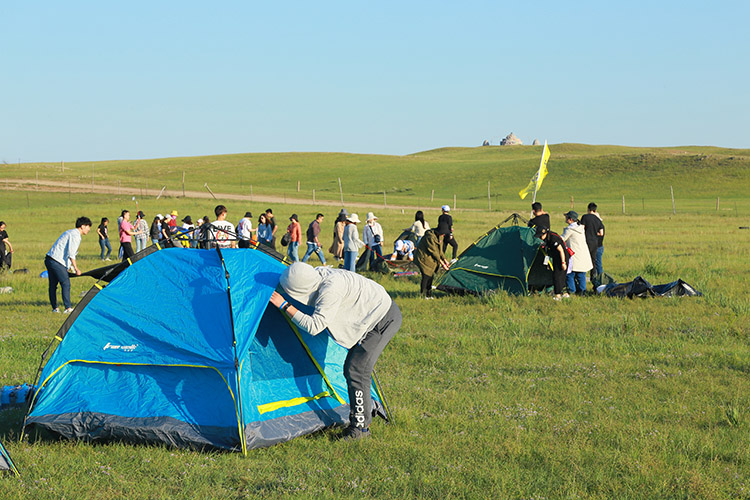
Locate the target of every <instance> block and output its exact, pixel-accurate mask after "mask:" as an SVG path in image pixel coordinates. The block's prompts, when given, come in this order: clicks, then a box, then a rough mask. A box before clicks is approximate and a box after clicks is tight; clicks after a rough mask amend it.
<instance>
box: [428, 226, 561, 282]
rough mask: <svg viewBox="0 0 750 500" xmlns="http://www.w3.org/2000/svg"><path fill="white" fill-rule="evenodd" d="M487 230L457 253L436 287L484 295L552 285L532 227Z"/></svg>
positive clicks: (542, 253)
mask: <svg viewBox="0 0 750 500" xmlns="http://www.w3.org/2000/svg"><path fill="white" fill-rule="evenodd" d="M501 226H502V224H498V225H497V226H495V227H494V228H492V229H490V230H489V231H487V233H485V234H484V235H483V236H482V237H481V238H479V239H478V240H477V241H476V242H475V243H474V244H472V245H471V246H469V248H467V249H466V250H464V251H463V253H461V255H460V256H459V257H458V261H456V262H455V263H454V264H453V265H452V266H451V268H450V270H449V271H447V272H446V273H445V274H444V275H443V276H442V277H441V278H440V280H439V281H438V284H437V288H438V290H443V291H446V292H451V293H459V294H467V293H468V294H472V295H484V294H488V293H494V292H496V291H498V290H503V291H505V292H507V293H510V294H514V295H526V294H528V293H529V292H530V291H533V290H543V289H545V288H547V287H550V286H552V271H551V270H550V269H548V268H547V266H545V265H544V257H545V253H544V251H543V250H542V240H540V239H539V238H537V237H535V236H534V229H531V228H528V227H521V226H509V227H501Z"/></svg>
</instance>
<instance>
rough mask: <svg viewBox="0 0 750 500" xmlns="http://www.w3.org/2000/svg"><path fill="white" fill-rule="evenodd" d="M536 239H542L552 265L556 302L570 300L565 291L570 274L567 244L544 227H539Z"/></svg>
mask: <svg viewBox="0 0 750 500" xmlns="http://www.w3.org/2000/svg"><path fill="white" fill-rule="evenodd" d="M536 237H537V238H539V239H541V240H542V241H543V242H544V243H543V245H542V246H543V248H544V251H545V252H546V253H547V257H548V258H549V262H550V264H551V265H552V281H553V283H554V287H555V296H554V298H555V300H560V298H568V297H569V296H570V295H568V293H567V292H565V293H564V294H563V292H564V290H565V282H566V281H567V277H568V276H567V274H568V259H570V255H569V254H568V250H567V247H566V246H565V242H564V241H563V239H562V237H560V235H559V234H557V233H553V232H552V231H550V230H549V229H548V228H546V227H544V226H537V228H536Z"/></svg>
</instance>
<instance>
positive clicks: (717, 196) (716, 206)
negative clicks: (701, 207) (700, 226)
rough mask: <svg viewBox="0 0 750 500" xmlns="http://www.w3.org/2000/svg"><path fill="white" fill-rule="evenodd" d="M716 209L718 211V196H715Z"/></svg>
mask: <svg viewBox="0 0 750 500" xmlns="http://www.w3.org/2000/svg"><path fill="white" fill-rule="evenodd" d="M716 211H717V212H718V211H719V197H718V196H717V197H716Z"/></svg>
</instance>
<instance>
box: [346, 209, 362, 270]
mask: <svg viewBox="0 0 750 500" xmlns="http://www.w3.org/2000/svg"><path fill="white" fill-rule="evenodd" d="M360 222H362V221H360V220H359V216H357V214H351V215H350V216H349V217H347V218H346V226H345V227H344V269H346V270H347V271H352V272H356V270H357V255H358V254H359V249H360V248H362V247H363V246H364V245H365V244H364V243H363V242H362V240H360V239H359V230H358V229H357V224H359V223H360Z"/></svg>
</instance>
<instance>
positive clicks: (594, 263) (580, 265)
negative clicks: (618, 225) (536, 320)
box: [528, 202, 604, 300]
mask: <svg viewBox="0 0 750 500" xmlns="http://www.w3.org/2000/svg"><path fill="white" fill-rule="evenodd" d="M587 208H588V212H587V213H586V214H585V215H584V216H583V217H580V219H579V216H578V212H575V211H574V210H571V211H569V212H566V213H565V214H564V215H563V216H564V217H565V224H567V225H566V226H565V228H564V229H563V232H562V234H557V233H555V232H553V231H552V230H551V223H550V217H549V214H548V213H547V212H545V211H544V210H543V208H542V204H541V203H539V202H535V203H533V204H532V205H531V210H532V214H533V217H532V218H531V220H529V222H528V225H529V227H533V228H535V229H536V236H537V237H538V238H540V239H541V240H542V241H543V248H544V249H545V252H546V253H547V261H548V262H549V263H550V267H551V268H552V273H553V282H554V295H553V297H554V298H555V300H561V299H563V298H568V297H570V294H571V293H574V294H576V295H584V294H585V293H586V273H587V272H590V278H591V283H592V284H593V286H594V288H596V287H597V286H598V285H600V284H601V279H602V276H603V274H604V269H603V267H602V255H603V254H604V222H602V217H601V215H599V213H598V212H597V208H598V207H597V205H596V203H589V204H588V207H587ZM566 288H567V290H566Z"/></svg>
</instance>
